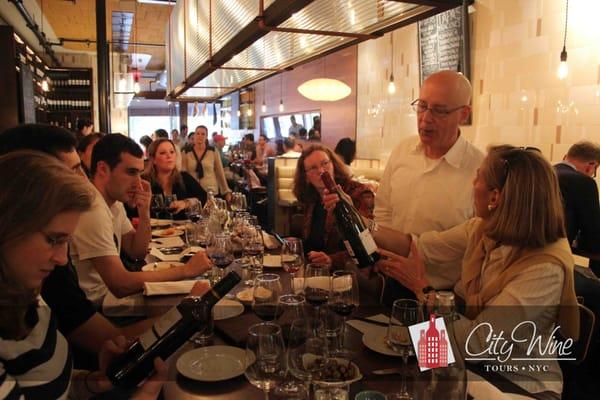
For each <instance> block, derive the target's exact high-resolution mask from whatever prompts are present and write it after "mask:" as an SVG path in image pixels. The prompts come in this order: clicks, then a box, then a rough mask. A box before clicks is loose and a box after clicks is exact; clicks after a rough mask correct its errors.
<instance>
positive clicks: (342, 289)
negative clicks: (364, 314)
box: [328, 270, 359, 358]
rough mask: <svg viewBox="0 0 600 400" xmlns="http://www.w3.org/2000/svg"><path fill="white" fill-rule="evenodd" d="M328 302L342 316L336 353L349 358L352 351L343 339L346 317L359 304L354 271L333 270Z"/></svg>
mask: <svg viewBox="0 0 600 400" xmlns="http://www.w3.org/2000/svg"><path fill="white" fill-rule="evenodd" d="M328 304H329V308H330V309H331V310H332V311H333V312H334V313H336V314H337V315H339V316H340V317H342V318H343V322H342V329H341V333H340V337H341V340H340V348H339V349H338V350H337V351H336V353H337V354H338V355H339V356H340V357H343V358H351V356H352V355H353V354H354V353H353V352H352V350H350V349H348V348H346V347H345V346H344V339H345V337H346V319H347V318H348V316H350V314H352V312H353V311H354V309H355V308H356V307H358V305H359V300H358V280H357V278H356V273H355V272H354V271H348V270H340V271H333V275H332V278H331V292H329V300H328Z"/></svg>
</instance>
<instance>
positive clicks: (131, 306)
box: [102, 292, 146, 317]
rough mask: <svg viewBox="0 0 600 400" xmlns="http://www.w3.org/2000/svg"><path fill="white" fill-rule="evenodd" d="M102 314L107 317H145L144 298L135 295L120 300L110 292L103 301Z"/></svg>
mask: <svg viewBox="0 0 600 400" xmlns="http://www.w3.org/2000/svg"><path fill="white" fill-rule="evenodd" d="M102 313H103V314H104V315H106V316H107V317H138V316H145V315H146V312H145V308H144V297H143V296H142V295H141V294H134V295H131V296H125V297H122V298H120V299H119V298H116V297H115V296H114V295H113V294H112V293H111V292H108V293H107V294H106V296H104V300H103V301H102Z"/></svg>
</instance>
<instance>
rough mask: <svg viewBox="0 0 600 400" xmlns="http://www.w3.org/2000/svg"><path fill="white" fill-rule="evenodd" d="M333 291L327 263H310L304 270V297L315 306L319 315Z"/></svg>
mask: <svg viewBox="0 0 600 400" xmlns="http://www.w3.org/2000/svg"><path fill="white" fill-rule="evenodd" d="M330 291H331V278H330V276H329V266H328V265H327V264H317V263H310V264H308V265H307V266H306V271H304V297H305V298H306V301H307V302H308V304H310V305H311V306H313V307H314V308H315V312H316V315H317V317H318V316H319V311H320V307H321V306H322V305H323V304H325V303H327V299H328V298H329V292H330Z"/></svg>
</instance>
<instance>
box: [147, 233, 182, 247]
mask: <svg viewBox="0 0 600 400" xmlns="http://www.w3.org/2000/svg"><path fill="white" fill-rule="evenodd" d="M177 246H185V243H184V242H183V240H181V237H179V236H176V237H169V238H154V239H152V240H151V241H150V243H149V244H148V247H149V248H150V249H152V248H155V247H177Z"/></svg>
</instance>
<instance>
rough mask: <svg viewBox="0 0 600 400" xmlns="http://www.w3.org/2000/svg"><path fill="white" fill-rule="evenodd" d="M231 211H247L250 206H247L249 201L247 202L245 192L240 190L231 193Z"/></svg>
mask: <svg viewBox="0 0 600 400" xmlns="http://www.w3.org/2000/svg"><path fill="white" fill-rule="evenodd" d="M230 207H231V211H234V212H236V211H246V208H248V206H247V202H246V196H244V194H243V193H240V192H234V193H232V195H231V205H230Z"/></svg>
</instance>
